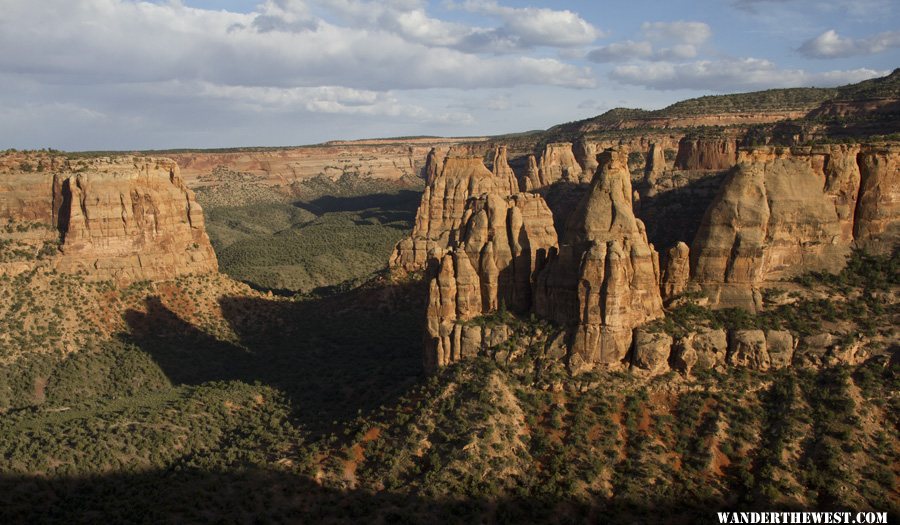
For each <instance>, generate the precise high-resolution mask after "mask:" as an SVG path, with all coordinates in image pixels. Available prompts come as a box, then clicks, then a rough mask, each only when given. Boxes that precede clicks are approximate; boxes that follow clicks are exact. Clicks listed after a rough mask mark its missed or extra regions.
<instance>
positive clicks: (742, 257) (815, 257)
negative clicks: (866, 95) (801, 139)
mask: <svg viewBox="0 0 900 525" xmlns="http://www.w3.org/2000/svg"><path fill="white" fill-rule="evenodd" d="M821 160H822V159H821V158H815V156H809V155H807V156H802V157H800V158H797V157H794V156H777V157H775V158H770V159H765V160H761V159H756V160H753V159H752V157H750V158H747V159H745V160H744V162H742V163H741V164H740V165H739V166H738V167H737V168H736V169H735V170H734V171H733V172H732V173H731V174H730V175H729V176H728V178H727V179H726V181H725V183H724V185H723V187H722V189H721V191H720V193H719V195H718V196H717V197H716V199H715V200H714V201H713V203H712V205H711V206H710V208H709V210H707V213H706V216H705V217H704V220H703V223H702V224H701V226H700V229H699V231H698V232H697V236H696V237H695V239H694V243H693V246H692V247H691V277H692V281H693V283H695V284H696V285H698V286H699V287H700V289H701V290H702V291H703V292H704V293H705V294H706V295H707V296H709V297H710V300H711V302H712V304H714V305H717V306H726V307H740V308H745V309H747V310H750V311H755V310H757V309H758V308H760V307H761V306H762V304H761V295H760V288H761V287H762V286H764V283H766V282H770V281H776V280H780V279H783V278H787V277H792V276H795V275H798V274H799V273H802V272H805V271H810V270H826V271H838V270H840V269H841V268H842V267H843V265H844V261H845V258H846V256H847V255H848V253H849V251H850V242H851V240H850V239H848V238H847V237H846V229H847V228H845V227H843V225H842V219H841V217H840V216H839V214H838V210H837V206H836V204H835V201H834V199H833V198H832V197H831V196H829V195H826V193H825V191H824V188H825V187H826V184H825V183H826V180H825V176H824V174H823V173H822V172H821V171H819V170H816V169H814V166H816V165H819V166H821V165H824V164H823V163H821V162H820V161H821Z"/></svg>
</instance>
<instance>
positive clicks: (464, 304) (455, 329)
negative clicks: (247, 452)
mask: <svg viewBox="0 0 900 525" xmlns="http://www.w3.org/2000/svg"><path fill="white" fill-rule="evenodd" d="M457 238H458V239H459V240H458V242H455V243H454V245H453V246H451V247H450V248H449V250H448V252H447V253H446V254H445V255H443V256H442V258H441V260H440V266H439V269H438V272H437V276H436V277H434V278H433V279H432V280H431V282H430V284H429V296H428V310H427V313H426V318H427V324H426V344H425V347H426V348H425V365H426V367H427V368H429V369H432V368H434V367H436V366H442V365H445V364H447V363H450V362H453V361H456V360H458V359H461V358H463V357H466V356H469V355H473V354H474V353H477V351H478V349H480V348H481V347H482V342H486V341H488V338H494V339H498V338H500V337H501V333H502V331H500V329H499V328H497V331H496V333H494V331H491V330H487V331H486V329H485V327H483V326H470V325H466V324H465V322H466V321H468V320H470V319H472V318H475V317H478V316H481V315H483V314H488V313H491V312H495V311H497V310H498V309H502V308H509V309H510V310H512V311H515V312H520V313H521V312H525V311H528V310H529V309H530V307H531V293H532V286H533V283H534V279H535V276H536V274H537V272H538V271H539V270H540V269H541V268H542V267H543V265H544V262H545V260H546V257H547V253H548V252H549V251H550V250H551V249H555V247H556V246H557V239H556V230H554V229H553V215H552V214H551V213H550V209H549V208H548V207H547V204H546V203H545V202H544V200H543V199H542V198H541V197H540V196H539V195H533V194H527V193H519V194H516V195H510V196H507V197H500V196H498V195H495V194H485V195H482V196H480V197H478V198H475V199H472V200H470V201H469V204H468V206H467V207H466V210H465V213H464V217H463V224H462V226H461V228H460V230H459V232H458V234H457ZM498 340H502V339H498Z"/></svg>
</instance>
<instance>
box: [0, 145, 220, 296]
mask: <svg viewBox="0 0 900 525" xmlns="http://www.w3.org/2000/svg"><path fill="white" fill-rule="evenodd" d="M7 160H8V162H7V163H6V169H4V170H3V171H0V203H2V204H0V220H4V221H5V222H6V223H7V224H17V223H19V224H21V223H23V222H24V223H32V224H31V226H30V227H29V230H30V231H34V232H40V236H39V240H42V241H45V242H49V241H53V242H52V245H51V246H52V248H53V249H52V251H47V250H46V249H45V250H44V253H43V254H42V255H46V257H44V258H43V260H40V261H37V260H35V261H31V263H30V266H35V265H36V264H39V263H40V264H47V265H49V266H50V267H52V268H54V269H56V270H58V271H61V272H66V273H81V274H83V275H84V276H85V278H87V279H89V280H115V281H119V282H131V281H137V280H145V279H149V280H159V279H169V278H172V277H175V276H177V275H181V274H186V273H205V272H215V271H217V269H218V264H217V261H216V256H215V253H214V252H213V249H212V246H211V244H210V242H209V237H208V236H207V234H206V230H205V227H204V220H203V210H202V209H201V207H200V205H199V204H197V202H196V200H195V199H194V194H193V192H192V191H191V190H189V189H188V188H187V187H186V186H185V184H184V182H183V181H182V180H181V178H180V176H179V173H178V166H177V165H176V164H175V162H174V161H172V160H170V159H162V158H153V157H131V156H127V157H113V158H108V157H106V158H90V159H73V160H68V159H65V158H62V157H52V158H50V157H44V158H41V159H40V160H37V161H35V160H33V159H31V160H29V159H24V160H23V159H18V160H16V161H11V162H10V161H9V160H10V159H7ZM35 162H40V163H41V164H40V165H41V166H42V167H41V168H40V171H32V170H31V169H29V170H28V171H23V169H22V168H23V167H24V166H30V165H32V164H34V163H35ZM8 229H12V228H8ZM19 229H22V228H20V227H17V228H15V229H14V230H19ZM14 234H15V231H14V232H13V233H12V234H9V235H14ZM0 236H2V234H0ZM16 242H21V236H19V237H18V238H17V241H16ZM17 262H18V263H19V264H18V265H17V267H18V268H20V269H24V266H23V264H22V263H24V262H28V261H17Z"/></svg>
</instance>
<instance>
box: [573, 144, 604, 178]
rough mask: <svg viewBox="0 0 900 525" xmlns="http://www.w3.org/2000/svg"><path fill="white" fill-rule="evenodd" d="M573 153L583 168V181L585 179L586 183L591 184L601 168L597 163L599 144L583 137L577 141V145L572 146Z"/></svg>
mask: <svg viewBox="0 0 900 525" xmlns="http://www.w3.org/2000/svg"><path fill="white" fill-rule="evenodd" d="M572 152H573V153H574V155H575V161H576V162H578V165H579V166H581V171H582V173H583V174H584V177H583V179H585V182H589V181H590V178H591V177H592V176H593V175H594V173H595V172H596V171H597V167H598V166H599V164H598V163H597V144H596V143H594V142H590V141H588V140H585V139H584V137H581V138H580V139H578V140H576V141H575V144H574V145H573V146H572Z"/></svg>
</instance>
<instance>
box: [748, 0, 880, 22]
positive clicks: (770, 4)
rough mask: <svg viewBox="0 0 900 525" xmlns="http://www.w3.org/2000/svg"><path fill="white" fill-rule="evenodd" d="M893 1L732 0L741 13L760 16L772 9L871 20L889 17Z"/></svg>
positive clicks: (806, 14)
mask: <svg viewBox="0 0 900 525" xmlns="http://www.w3.org/2000/svg"><path fill="white" fill-rule="evenodd" d="M892 1H893V0H734V1H733V2H732V5H733V6H734V7H735V8H737V9H740V10H741V11H744V12H747V13H752V14H761V13H765V12H767V11H770V10H772V9H773V8H795V9H796V10H797V11H800V12H802V13H803V14H804V15H805V16H809V14H810V13H811V12H820V13H847V14H849V15H851V16H853V17H855V18H860V19H873V18H878V17H880V16H884V15H889V14H890V13H891V12H892V5H891V3H892Z"/></svg>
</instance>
